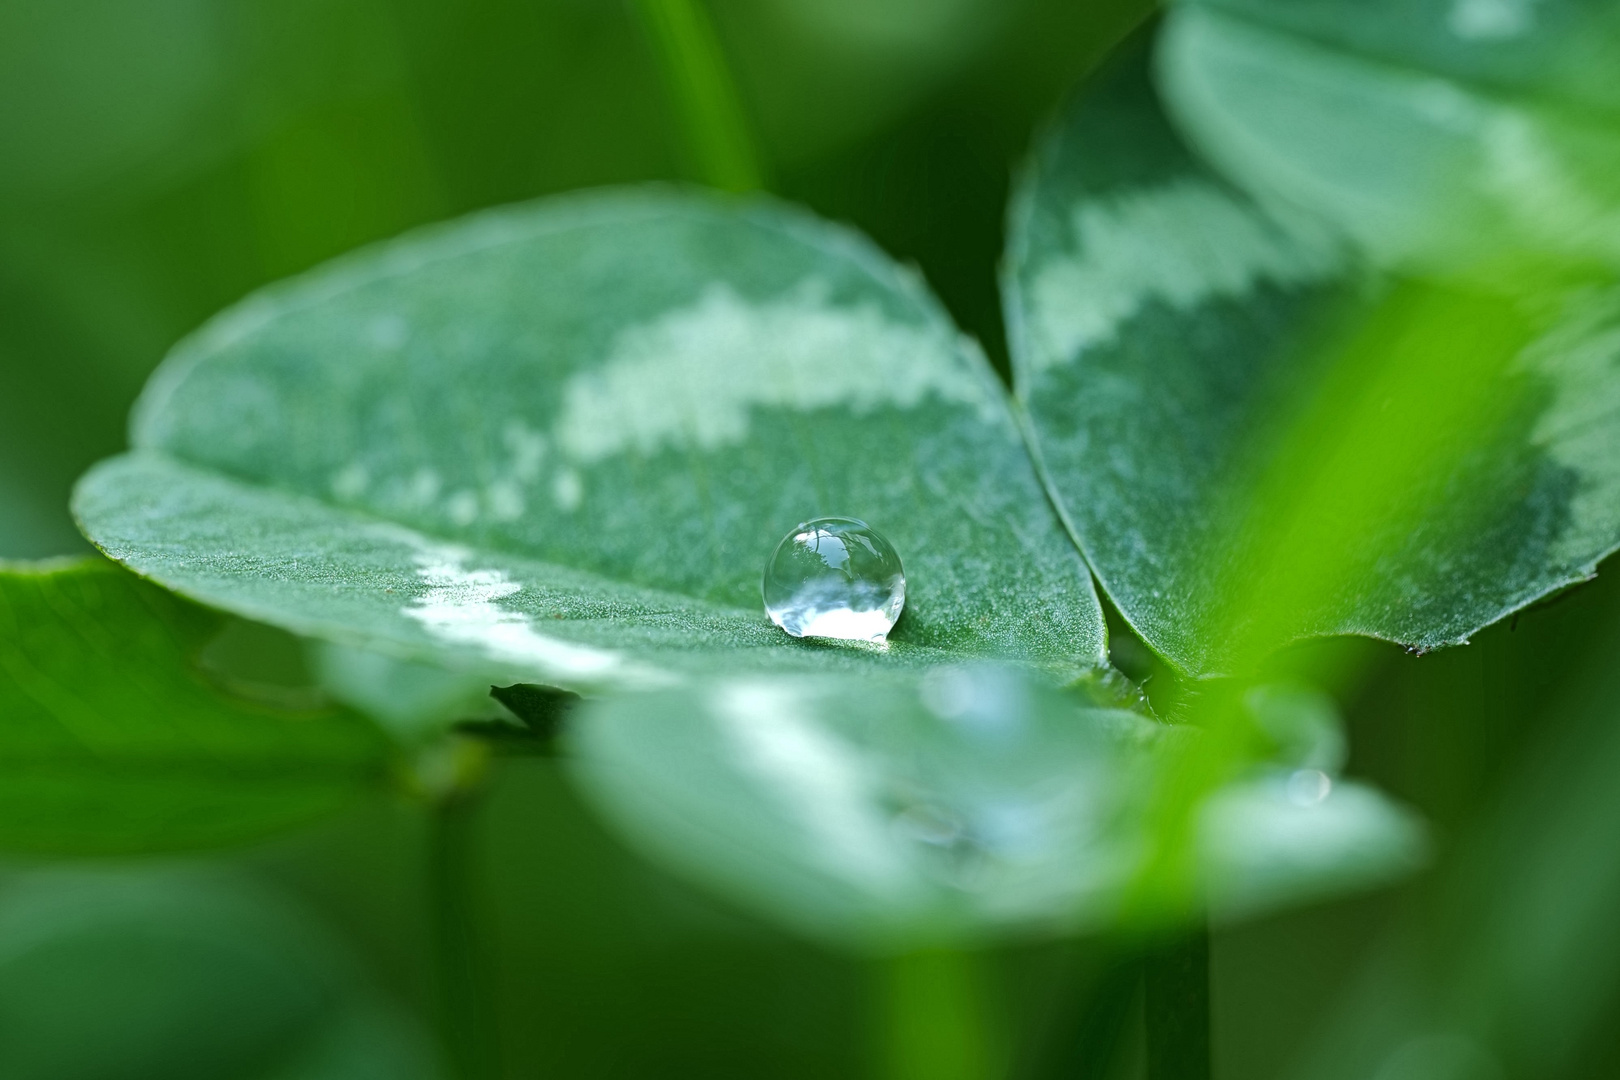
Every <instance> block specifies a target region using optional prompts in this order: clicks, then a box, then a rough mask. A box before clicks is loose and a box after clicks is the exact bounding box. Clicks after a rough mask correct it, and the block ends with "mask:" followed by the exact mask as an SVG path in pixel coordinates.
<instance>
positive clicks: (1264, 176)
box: [1159, 0, 1620, 280]
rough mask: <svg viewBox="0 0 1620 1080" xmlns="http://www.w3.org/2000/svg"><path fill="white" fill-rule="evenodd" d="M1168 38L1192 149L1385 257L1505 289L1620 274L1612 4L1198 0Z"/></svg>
mask: <svg viewBox="0 0 1620 1080" xmlns="http://www.w3.org/2000/svg"><path fill="white" fill-rule="evenodd" d="M1163 35H1164V36H1163V38H1162V39H1161V45H1160V54H1159V69H1160V75H1161V85H1162V86H1163V88H1164V91H1165V94H1166V98H1167V101H1168V102H1169V104H1170V106H1171V110H1172V112H1173V113H1174V115H1175V116H1176V117H1177V118H1178V119H1179V120H1180V121H1181V123H1182V125H1183V128H1184V130H1185V131H1186V132H1187V133H1188V135H1189V137H1190V138H1191V139H1192V140H1193V141H1194V142H1195V144H1196V145H1197V146H1198V147H1199V148H1200V149H1201V150H1202V151H1203V152H1204V153H1205V154H1206V155H1207V156H1208V157H1209V159H1210V160H1211V161H1213V162H1214V163H1215V164H1216V165H1217V166H1218V167H1219V168H1220V169H1221V170H1222V172H1224V173H1225V174H1226V175H1227V176H1228V177H1230V178H1232V179H1233V180H1235V181H1236V182H1237V183H1239V184H1240V185H1241V186H1243V187H1244V188H1245V189H1247V190H1249V191H1250V192H1252V193H1255V194H1256V195H1258V196H1259V197H1260V198H1262V199H1263V200H1264V201H1267V202H1268V203H1274V204H1280V205H1286V206H1291V207H1295V208H1300V209H1304V210H1307V211H1310V212H1312V213H1315V214H1319V215H1321V216H1322V217H1323V218H1324V220H1326V221H1328V222H1330V223H1331V224H1332V225H1333V226H1334V227H1335V228H1336V229H1338V230H1340V231H1342V232H1343V233H1344V234H1345V235H1347V236H1349V237H1351V238H1353V239H1354V240H1356V241H1357V242H1358V243H1359V244H1360V245H1361V246H1362V247H1363V248H1364V249H1365V250H1366V251H1368V252H1369V253H1370V254H1371V255H1372V256H1373V257H1374V258H1375V259H1377V260H1378V261H1380V262H1384V263H1390V264H1395V265H1400V266H1403V267H1408V268H1414V267H1415V268H1419V269H1422V270H1424V271H1429V272H1436V271H1437V272H1441V273H1445V274H1451V275H1463V276H1465V277H1469V278H1474V279H1479V278H1487V279H1489V278H1495V279H1501V280H1513V279H1514V278H1516V277H1517V276H1519V275H1520V274H1522V272H1523V266H1524V264H1525V262H1526V261H1529V262H1531V263H1535V264H1546V263H1552V264H1562V263H1570V262H1573V263H1589V264H1594V265H1597V266H1600V267H1604V268H1606V269H1607V270H1608V271H1611V272H1612V271H1613V270H1614V269H1616V268H1620V135H1617V134H1616V132H1617V130H1620V91H1617V90H1616V86H1617V84H1620V80H1616V79H1615V77H1614V73H1615V71H1616V70H1620V9H1616V8H1615V6H1614V5H1613V4H1609V3H1601V2H1599V3H1593V2H1587V0H1546V2H1542V3H1533V4H1532V3H1520V2H1519V0H1455V2H1451V3H1429V4H1413V3H1408V2H1404V0H1379V2H1377V3H1372V4H1365V3H1357V2H1355V0H1313V2H1306V3H1266V2H1263V0H1197V2H1191V3H1186V4H1183V5H1182V6H1180V7H1179V8H1178V9H1177V10H1176V11H1174V12H1173V13H1172V14H1171V16H1170V17H1169V19H1168V20H1167V21H1166V24H1165V26H1164V31H1163Z"/></svg>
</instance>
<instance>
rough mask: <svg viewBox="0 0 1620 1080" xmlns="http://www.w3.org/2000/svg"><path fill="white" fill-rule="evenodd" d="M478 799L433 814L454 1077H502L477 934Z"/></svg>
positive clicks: (440, 953) (444, 1029) (435, 908)
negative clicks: (476, 858)
mask: <svg viewBox="0 0 1620 1080" xmlns="http://www.w3.org/2000/svg"><path fill="white" fill-rule="evenodd" d="M477 811H478V798H477V796H476V795H475V794H473V793H470V792H460V793H456V794H451V795H448V796H446V797H444V798H442V799H440V800H439V801H438V802H436V803H435V804H434V805H433V808H432V810H431V811H430V812H429V814H430V816H429V818H428V867H427V872H428V898H429V908H430V917H431V919H432V924H433V925H432V934H433V960H434V967H435V971H434V984H435V985H434V989H435V993H436V997H437V1001H438V1012H439V1020H440V1023H439V1026H440V1033H441V1037H442V1039H443V1041H444V1049H445V1053H446V1056H447V1057H448V1061H449V1066H450V1075H451V1076H452V1077H454V1078H455V1080H492V1078H494V1077H496V1076H499V1075H500V1060H499V1044H498V1042H497V1039H496V1033H495V1021H494V1016H493V1014H492V1012H491V1009H490V1000H489V996H488V993H487V989H486V983H485V981H484V979H483V977H482V975H483V972H482V970H481V969H482V966H483V965H482V956H481V955H480V953H479V947H478V937H477V926H478V920H477V911H476V908H477V905H476V903H475V902H474V897H473V892H474V890H473V881H474V880H475V877H474V874H475V872H476V869H477V867H476V861H475V859H474V850H473V841H474V838H475V834H476V826H477Z"/></svg>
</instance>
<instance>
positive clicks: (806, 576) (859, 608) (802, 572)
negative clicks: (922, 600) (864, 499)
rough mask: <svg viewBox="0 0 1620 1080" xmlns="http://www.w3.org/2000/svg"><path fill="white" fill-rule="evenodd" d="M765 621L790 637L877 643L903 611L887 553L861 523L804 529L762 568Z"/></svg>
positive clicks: (901, 590)
mask: <svg viewBox="0 0 1620 1080" xmlns="http://www.w3.org/2000/svg"><path fill="white" fill-rule="evenodd" d="M763 588H764V593H765V613H766V614H767V615H769V616H770V617H771V621H772V622H773V623H775V624H776V625H777V626H780V627H781V628H782V629H783V630H786V631H787V632H788V633H790V634H792V635H793V636H794V637H820V638H843V639H845V640H848V641H883V640H885V639H886V638H887V637H888V636H889V631H890V630H891V629H892V628H893V627H894V622H895V620H896V619H898V618H899V617H900V609H901V608H903V607H905V604H906V575H905V571H904V570H903V569H902V568H901V566H900V556H899V554H898V553H896V552H895V550H894V545H892V544H890V543H889V542H888V541H887V540H885V539H884V538H883V536H882V534H881V533H879V532H878V531H877V530H876V529H874V528H872V527H871V526H870V525H868V524H866V522H864V521H857V520H856V519H855V518H841V517H827V518H817V519H815V520H814V521H806V522H803V523H802V524H800V525H799V527H798V528H796V529H794V530H793V531H792V532H790V533H788V534H787V535H786V536H784V537H783V538H782V542H781V543H779V544H777V545H776V551H775V552H774V553H773V554H772V555H771V561H770V562H769V563H767V564H766V566H765V581H764V586H763Z"/></svg>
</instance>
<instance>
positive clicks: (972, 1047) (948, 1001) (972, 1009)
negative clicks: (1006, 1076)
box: [879, 951, 995, 1080]
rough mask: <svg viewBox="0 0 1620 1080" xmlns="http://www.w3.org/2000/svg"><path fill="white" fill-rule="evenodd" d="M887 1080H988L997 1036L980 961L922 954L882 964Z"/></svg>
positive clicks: (883, 1072) (956, 955)
mask: <svg viewBox="0 0 1620 1080" xmlns="http://www.w3.org/2000/svg"><path fill="white" fill-rule="evenodd" d="M879 978H880V988H879V997H880V1009H881V1020H882V1042H883V1045H882V1047H881V1052H882V1058H881V1067H880V1070H879V1075H880V1076H881V1077H882V1078H883V1080H988V1078H989V1077H991V1076H992V1075H994V1069H993V1065H992V1062H993V1059H994V1056H995V1055H994V1050H993V1045H992V1044H993V1041H994V1040H993V1038H992V1036H991V1032H990V1026H989V1024H988V1023H987V1019H986V1016H985V1009H984V1002H983V1000H982V993H981V989H982V988H981V980H980V977H979V970H978V964H977V962H976V957H974V956H973V955H972V954H969V953H960V952H943V951H931V952H918V953H909V954H907V955H904V956H897V957H893V958H890V959H887V960H884V961H883V962H882V969H881V971H880V973H879Z"/></svg>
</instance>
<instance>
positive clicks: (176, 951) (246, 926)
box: [0, 870, 437, 1080]
mask: <svg viewBox="0 0 1620 1080" xmlns="http://www.w3.org/2000/svg"><path fill="white" fill-rule="evenodd" d="M0 941H3V942H4V943H5V947H4V950H3V952H0V1030H3V1031H4V1032H5V1033H6V1034H5V1038H4V1039H3V1040H0V1073H3V1074H4V1075H5V1076H6V1078H7V1080H99V1078H103V1077H164V1078H165V1080H217V1078H219V1077H226V1076H244V1077H245V1076H252V1077H263V1078H265V1080H428V1078H430V1077H432V1076H434V1075H436V1073H437V1070H436V1069H435V1068H434V1065H433V1054H432V1050H431V1048H430V1047H428V1046H425V1045H423V1042H422V1040H421V1038H420V1037H419V1036H417V1035H416V1034H415V1033H413V1032H412V1031H411V1030H410V1028H409V1026H408V1025H407V1024H406V1022H405V1021H404V1019H403V1018H402V1017H400V1016H399V1015H397V1013H396V1012H395V1011H394V1010H392V1009H391V1008H389V1007H388V1006H386V1005H385V1004H383V1003H382V1002H380V1001H378V1000H376V999H375V996H374V995H373V994H371V993H369V992H368V991H367V990H366V988H365V987H364V985H363V983H361V982H360V981H359V980H357V979H356V977H355V974H354V972H352V971H349V970H346V968H347V965H346V964H345V963H343V962H342V960H341V959H340V958H341V957H342V955H343V950H342V948H341V946H340V945H339V943H337V942H335V941H333V940H331V939H330V938H329V937H328V936H327V935H326V934H325V933H323V932H322V931H321V928H320V927H318V926H314V925H312V924H311V922H310V920H309V919H308V918H307V916H305V915H304V914H303V913H302V912H301V911H298V910H297V909H294V908H291V907H289V906H287V905H285V904H282V903H279V902H277V901H276V900H275V899H274V898H272V897H269V896H265V895H263V894H260V893H258V892H256V891H253V890H250V889H247V888H244V887H243V886H242V885H241V884H240V883H237V882H233V881H232V880H230V879H229V878H227V877H225V876H223V875H220V874H219V873H217V872H215V873H164V872H151V871H144V872H143V871H136V872H122V873H118V872H107V871H99V872H86V871H74V872H67V871H60V870H58V871H53V872H47V873H42V874H37V875H29V876H27V877H23V878H21V879H18V878H16V877H13V878H11V879H10V880H7V881H6V882H5V886H4V890H3V892H0Z"/></svg>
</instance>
